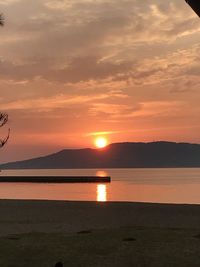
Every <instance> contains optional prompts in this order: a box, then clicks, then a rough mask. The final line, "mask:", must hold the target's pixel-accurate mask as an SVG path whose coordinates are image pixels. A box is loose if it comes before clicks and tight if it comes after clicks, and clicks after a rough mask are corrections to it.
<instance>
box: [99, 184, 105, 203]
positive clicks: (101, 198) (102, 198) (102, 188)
mask: <svg viewBox="0 0 200 267" xmlns="http://www.w3.org/2000/svg"><path fill="white" fill-rule="evenodd" d="M97 201H98V202H105V201H107V187H106V185H104V184H98V185H97Z"/></svg>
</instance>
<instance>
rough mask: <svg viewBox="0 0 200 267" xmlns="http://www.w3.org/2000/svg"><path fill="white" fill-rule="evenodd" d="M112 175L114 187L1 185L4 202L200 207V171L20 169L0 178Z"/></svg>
mask: <svg viewBox="0 0 200 267" xmlns="http://www.w3.org/2000/svg"><path fill="white" fill-rule="evenodd" d="M2 174H3V175H19V176H21V175H58V176H59V175H100V176H104V175H109V176H111V178H112V182H111V184H102V183H101V182H100V183H99V184H25V183H20V184H15V183H12V184H9V183H2V184H0V199H49V200H90V201H138V202H160V203H197V204H200V168H196V169H105V170H94V169H86V170H23V171H22V170H17V171H3V172H2V173H1V174H0V175H2Z"/></svg>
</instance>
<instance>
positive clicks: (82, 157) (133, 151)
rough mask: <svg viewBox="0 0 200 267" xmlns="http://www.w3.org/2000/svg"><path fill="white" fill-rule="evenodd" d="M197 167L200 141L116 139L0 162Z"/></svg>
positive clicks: (29, 165) (49, 166)
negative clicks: (106, 143)
mask: <svg viewBox="0 0 200 267" xmlns="http://www.w3.org/2000/svg"><path fill="white" fill-rule="evenodd" d="M170 167H171V168H175V167H200V145H199V144H189V143H174V142H164V141H162V142H152V143H115V144H110V145H109V146H107V147H106V148H103V149H91V148H86V149H65V150H62V151H60V152H57V153H54V154H51V155H48V156H44V157H39V158H34V159H29V160H24V161H17V162H11V163H6V164H2V165H0V169H65V168H66V169H68V168H71V169H80V168H83V169H84V168H170Z"/></svg>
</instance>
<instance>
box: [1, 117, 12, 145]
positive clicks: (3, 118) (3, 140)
mask: <svg viewBox="0 0 200 267" xmlns="http://www.w3.org/2000/svg"><path fill="white" fill-rule="evenodd" d="M7 122H8V114H6V113H0V128H1V127H3V126H4V125H5V124H6V123H7ZM9 136H10V129H8V134H7V136H6V137H4V138H3V139H0V148H1V147H3V146H4V145H5V144H6V143H7V141H8V139H9Z"/></svg>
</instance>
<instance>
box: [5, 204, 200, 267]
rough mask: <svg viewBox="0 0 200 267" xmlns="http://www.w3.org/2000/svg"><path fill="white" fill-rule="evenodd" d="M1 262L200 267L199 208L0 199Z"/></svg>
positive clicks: (71, 266) (92, 265)
mask: <svg viewBox="0 0 200 267" xmlns="http://www.w3.org/2000/svg"><path fill="white" fill-rule="evenodd" d="M0 251H1V257H0V266H2V267H7V266H9V267H11V266H13V267H14V266H16V267H18V266H20V267H23V266H29V267H32V266H40V267H43V266H44V267H46V266H49V267H50V266H53V265H54V263H55V262H56V261H58V260H62V261H63V262H64V264H65V265H64V266H70V267H73V266H77V267H78V266H82V267H86V266H87V267H90V266H91V267H97V266H101V267H104V266H105V267H106V266H112V267H114V266H116V267H122V266H125V267H126V266H148V267H151V266H152V267H153V266H154V267H156V266H188V267H189V266H190V267H192V266H200V206H198V205H161V204H145V203H144V204H142V203H95V202H62V201H18V200H2V201H0Z"/></svg>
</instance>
